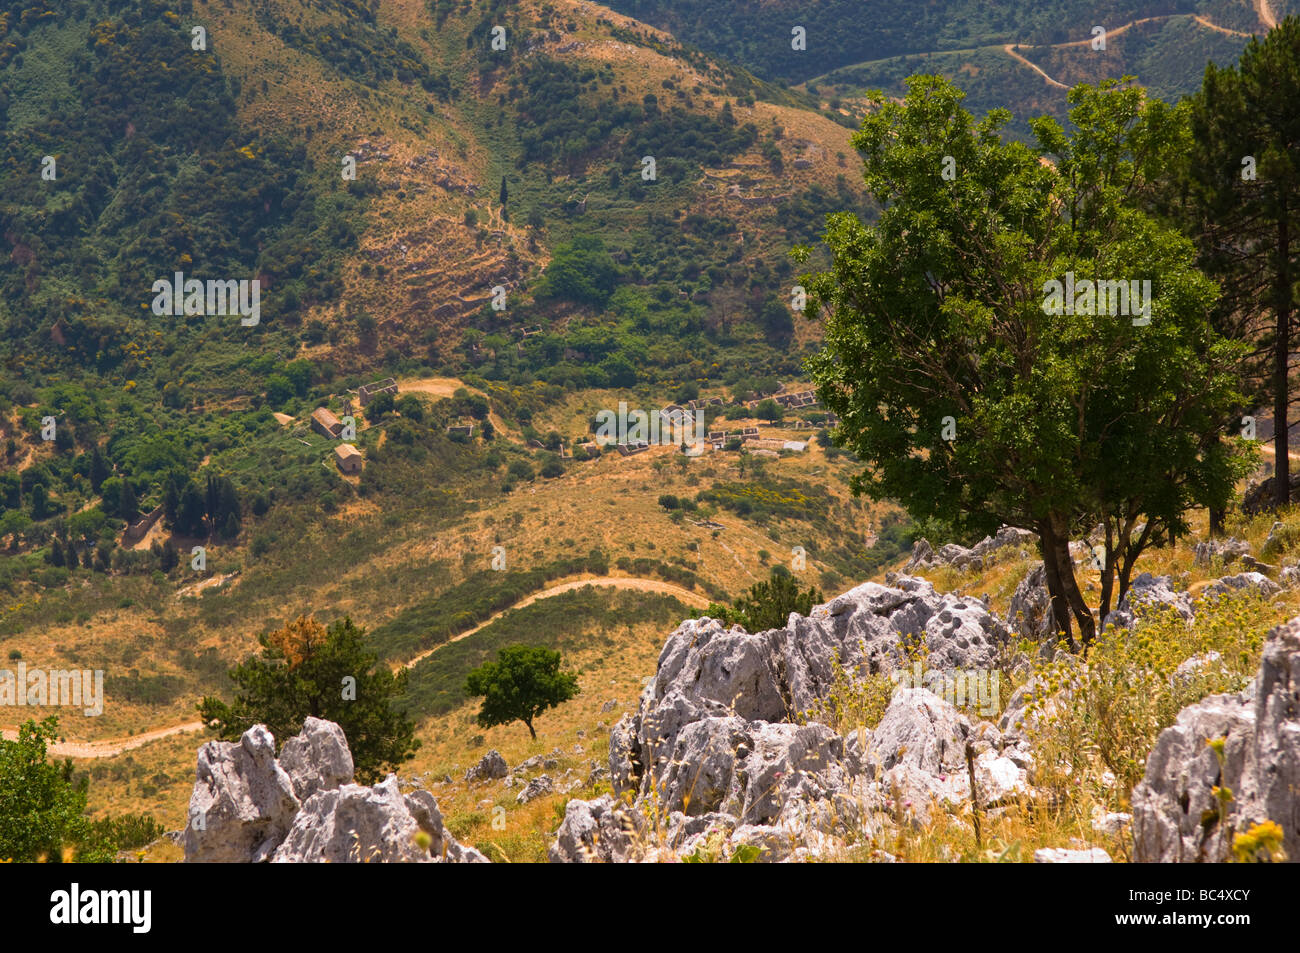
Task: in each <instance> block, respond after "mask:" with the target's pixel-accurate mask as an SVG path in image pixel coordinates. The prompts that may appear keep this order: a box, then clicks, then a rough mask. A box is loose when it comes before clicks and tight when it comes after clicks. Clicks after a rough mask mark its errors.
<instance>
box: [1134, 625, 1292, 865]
mask: <svg viewBox="0 0 1300 953" xmlns="http://www.w3.org/2000/svg"><path fill="white" fill-rule="evenodd" d="M1218 739H1222V764H1220V760H1219V756H1218V755H1216V753H1215V751H1214V750H1213V749H1212V748H1211V747H1210V746H1209V745H1208V744H1207V741H1215V740H1218ZM1216 785H1217V786H1220V787H1223V788H1226V789H1227V790H1229V791H1231V792H1232V799H1231V800H1230V801H1229V802H1228V803H1227V805H1226V809H1225V808H1224V806H1223V805H1221V804H1220V802H1219V799H1218V798H1216V797H1215V796H1214V795H1213V794H1212V789H1213V788H1214V787H1215V786H1216ZM1263 821H1273V822H1274V823H1276V824H1278V825H1279V826H1280V827H1281V829H1282V832H1283V835H1284V839H1283V845H1282V846H1283V848H1284V849H1285V851H1286V853H1287V856H1288V857H1289V858H1290V859H1292V860H1300V618H1296V619H1292V620H1291V621H1290V622H1287V623H1285V624H1284V625H1280V626H1278V627H1277V628H1275V629H1274V630H1273V631H1272V632H1270V633H1269V636H1268V639H1267V641H1266V642H1265V645H1264V651H1263V655H1262V658H1261V660H1260V667H1259V671H1258V672H1257V674H1256V676H1255V680H1254V682H1253V683H1252V684H1251V686H1250V687H1249V688H1248V689H1247V690H1246V691H1245V692H1242V693H1241V694H1238V695H1213V696H1210V697H1209V698H1205V699H1203V700H1201V701H1200V702H1197V703H1196V704H1195V705H1190V706H1188V707H1187V708H1184V709H1183V710H1182V711H1181V712H1180V713H1179V715H1178V718H1177V720H1176V721H1175V722H1174V724H1173V725H1172V726H1170V727H1169V728H1166V729H1165V730H1164V731H1162V732H1161V733H1160V736H1159V737H1158V738H1157V739H1156V744H1155V747H1154V748H1153V749H1152V751H1151V754H1150V755H1149V756H1148V758H1147V766H1146V774H1145V776H1144V778H1143V780H1142V782H1141V783H1140V784H1139V785H1138V786H1137V787H1136V788H1135V789H1134V790H1133V844H1134V859H1135V860H1136V861H1139V862H1159V863H1168V862H1181V863H1186V862H1202V861H1210V862H1220V861H1225V860H1228V859H1230V857H1231V851H1232V843H1233V838H1234V837H1235V835H1236V834H1238V833H1242V832H1244V831H1246V830H1248V829H1249V828H1250V827H1251V826H1252V825H1253V824H1256V823H1261V822H1263Z"/></svg>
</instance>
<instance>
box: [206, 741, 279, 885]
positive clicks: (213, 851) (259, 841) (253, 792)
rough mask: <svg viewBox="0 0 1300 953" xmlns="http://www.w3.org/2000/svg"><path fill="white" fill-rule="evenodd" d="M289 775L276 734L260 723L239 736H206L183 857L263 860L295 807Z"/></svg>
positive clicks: (221, 861) (234, 861)
mask: <svg viewBox="0 0 1300 953" xmlns="http://www.w3.org/2000/svg"><path fill="white" fill-rule="evenodd" d="M298 806H299V802H298V798H297V797H296V796H295V795H294V785H293V779H292V778H291V777H290V776H289V774H288V772H287V771H285V770H284V768H282V767H281V766H280V764H279V763H278V762H277V761H276V760H275V739H274V738H273V737H271V733H270V732H269V731H267V730H266V728H265V726H263V725H254V726H253V727H252V728H249V729H248V730H247V731H246V732H244V735H243V737H242V738H240V739H239V741H237V742H229V741H209V742H208V743H207V744H205V745H204V746H203V747H202V748H200V749H199V759H198V770H197V776H196V778H195V782H194V790H193V792H192V793H191V794H190V807H189V822H188V823H187V824H186V826H185V833H184V835H183V837H182V845H183V846H184V848H185V861H186V863H218V864H246V863H250V862H260V861H263V860H266V859H267V858H268V857H269V856H270V855H271V853H272V851H274V850H275V848H276V847H277V846H278V845H279V843H280V841H281V840H283V839H284V836H285V835H286V834H287V833H288V832H289V828H290V827H291V826H292V824H293V818H294V815H295V814H296V813H297V812H298Z"/></svg>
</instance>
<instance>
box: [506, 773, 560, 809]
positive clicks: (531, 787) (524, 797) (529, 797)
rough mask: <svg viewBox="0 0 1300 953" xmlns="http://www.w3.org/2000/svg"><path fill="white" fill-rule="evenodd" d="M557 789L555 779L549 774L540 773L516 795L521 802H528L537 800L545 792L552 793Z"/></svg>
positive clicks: (516, 799)
mask: <svg viewBox="0 0 1300 953" xmlns="http://www.w3.org/2000/svg"><path fill="white" fill-rule="evenodd" d="M554 790H555V780H554V779H553V778H552V777H551V776H550V775H549V774H539V775H538V776H537V777H535V778H533V779H532V780H531V781H529V782H528V783H527V784H525V785H524V789H523V790H522V791H520V792H519V793H518V794H516V795H515V801H516V802H517V803H519V804H527V803H528V802H529V801H535V800H537V799H538V798H539V797H541V796H542V795H543V794H550V793H551V792H552V791H554Z"/></svg>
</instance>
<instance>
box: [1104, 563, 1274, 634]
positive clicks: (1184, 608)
mask: <svg viewBox="0 0 1300 953" xmlns="http://www.w3.org/2000/svg"><path fill="white" fill-rule="evenodd" d="M1261 578H1262V577H1261ZM1265 581H1267V580H1265ZM1162 610H1163V611H1172V612H1176V613H1177V614H1178V615H1179V616H1180V617H1181V618H1182V619H1183V621H1185V622H1187V623H1189V624H1190V623H1191V621H1192V619H1193V618H1194V617H1195V616H1194V613H1193V611H1192V598H1191V596H1189V595H1188V594H1187V593H1186V592H1176V591H1174V585H1173V579H1172V578H1171V577H1169V576H1153V575H1151V573H1149V572H1144V573H1142V574H1141V575H1140V576H1138V577H1137V578H1136V579H1134V580H1133V582H1132V583H1131V584H1130V585H1129V590H1128V592H1126V593H1124V598H1123V599H1121V600H1120V601H1119V606H1118V607H1116V609H1115V611H1114V612H1112V613H1111V614H1110V615H1108V616H1107V617H1106V622H1105V625H1106V627H1107V628H1116V629H1131V628H1133V626H1134V624H1135V623H1136V622H1137V620H1138V617H1139V615H1140V614H1143V612H1144V611H1145V613H1146V614H1150V613H1152V612H1160V611H1162Z"/></svg>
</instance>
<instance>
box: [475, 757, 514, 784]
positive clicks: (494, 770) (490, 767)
mask: <svg viewBox="0 0 1300 953" xmlns="http://www.w3.org/2000/svg"><path fill="white" fill-rule="evenodd" d="M509 773H510V767H509V765H507V764H506V759H505V758H503V757H502V756H501V752H500V751H497V750H496V749H495V748H493V749H492V750H491V751H489V752H488V753H487V754H485V755H484V756H483V757H482V759H481V760H480V761H479V763H478V764H476V765H474V767H472V768H470V769H469V770H468V771H466V772H465V780H466V781H467V782H470V783H472V782H474V781H495V780H499V779H501V778H504V777H505V776H506V775H507V774H509Z"/></svg>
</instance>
